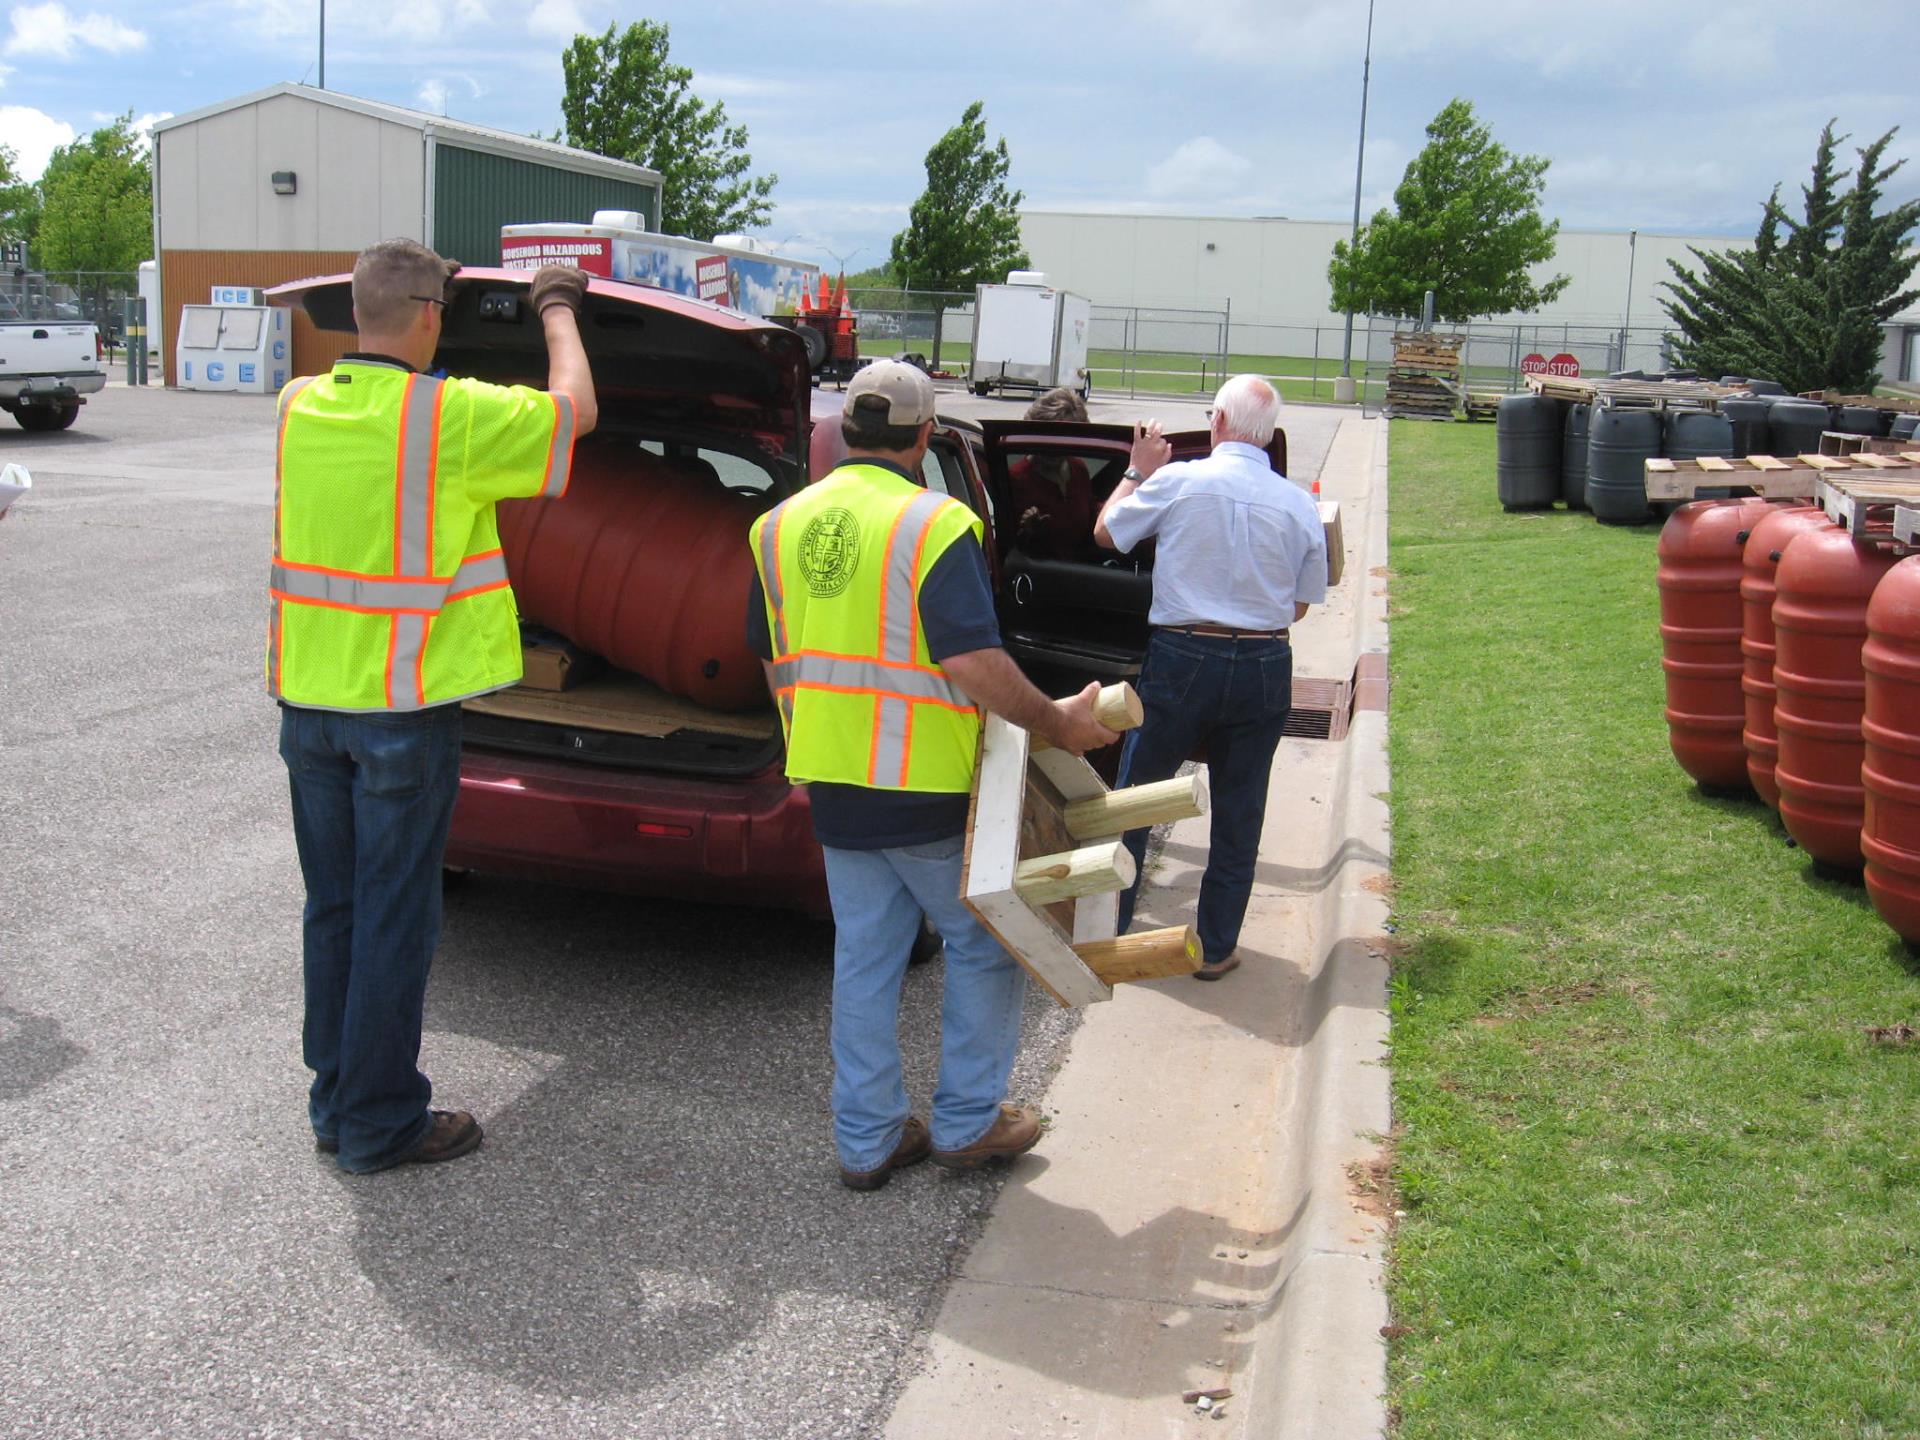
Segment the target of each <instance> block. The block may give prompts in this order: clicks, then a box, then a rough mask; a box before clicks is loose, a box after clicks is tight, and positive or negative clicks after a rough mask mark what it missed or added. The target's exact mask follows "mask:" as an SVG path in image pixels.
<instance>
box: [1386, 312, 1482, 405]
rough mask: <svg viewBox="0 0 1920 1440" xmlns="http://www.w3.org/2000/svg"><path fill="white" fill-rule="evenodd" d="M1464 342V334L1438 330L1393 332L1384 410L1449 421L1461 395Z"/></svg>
mask: <svg viewBox="0 0 1920 1440" xmlns="http://www.w3.org/2000/svg"><path fill="white" fill-rule="evenodd" d="M1465 342H1466V336H1464V335H1443V334H1441V333H1440V332H1439V331H1437V330H1403V331H1396V332H1395V334H1394V337H1393V368H1392V369H1391V370H1389V371H1387V403H1386V407H1385V413H1386V414H1388V415H1392V416H1411V417H1413V418H1415V419H1421V420H1451V419H1452V418H1453V412H1454V408H1455V407H1456V406H1457V405H1458V404H1459V403H1460V398H1461V394H1462V386H1461V384H1460V347H1461V346H1462V345H1463V344H1464V343H1465Z"/></svg>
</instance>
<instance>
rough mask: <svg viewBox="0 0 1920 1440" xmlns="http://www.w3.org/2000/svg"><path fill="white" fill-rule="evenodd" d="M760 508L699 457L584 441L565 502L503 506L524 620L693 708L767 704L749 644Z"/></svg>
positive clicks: (504, 535) (504, 537)
mask: <svg viewBox="0 0 1920 1440" xmlns="http://www.w3.org/2000/svg"><path fill="white" fill-rule="evenodd" d="M763 508H765V500H764V498H762V497H755V496H751V495H744V494H740V493H737V492H735V491H731V490H728V489H727V488H726V487H725V486H724V485H722V484H721V483H720V481H719V480H718V479H717V478H716V477H715V476H714V475H713V473H712V471H711V470H710V469H707V468H706V467H705V465H704V462H701V461H698V460H691V461H689V460H676V459H670V458H662V457H661V456H658V455H654V454H651V453H650V452H648V451H645V450H641V449H639V448H638V447H636V446H634V445H632V444H630V443H623V442H620V441H616V440H597V439H590V440H584V441H582V442H581V443H580V446H579V448H578V449H577V450H576V451H575V452H574V458H573V479H572V482H571V484H570V485H569V486H568V488H567V493H566V495H565V496H563V497H562V498H560V499H558V500H513V501H507V502H504V503H502V504H501V506H500V507H499V513H500V541H501V544H502V546H503V547H504V549H505V550H506V557H507V573H508V575H510V576H511V577H512V579H513V593H514V596H515V598H516V599H517V600H518V601H519V605H520V613H521V614H522V615H524V616H526V617H527V618H528V619H529V620H532V621H534V622H535V623H537V624H540V625H544V626H546V627H547V628H548V629H550V630H557V631H558V632H559V633H560V634H562V635H565V636H566V637H567V638H568V639H569V640H572V641H573V642H574V643H575V644H576V645H583V646H585V647H586V648H587V649H589V650H592V651H594V652H596V653H598V654H600V655H604V656H605V657H606V658H607V659H608V660H610V661H612V662H613V663H614V664H615V665H618V666H619V667H620V668H621V669H623V670H631V671H633V672H634V673H635V674H637V675H642V676H644V677H645V678H647V679H648V680H651V681H652V682H653V683H654V684H656V685H658V686H659V687H660V688H661V689H663V690H670V691H672V692H673V693H674V694H676V695H684V696H685V697H686V698H687V699H689V700H692V701H694V702H695V703H696V704H700V705H704V706H707V707H708V708H709V709H713V710H746V709H751V708H752V707H754V706H756V705H764V704H765V703H766V701H767V686H766V679H765V677H764V675H763V674H762V672H761V669H760V660H759V658H758V657H757V656H756V655H754V653H753V652H752V651H751V650H749V649H748V648H747V640H746V622H747V592H748V587H749V585H750V584H751V582H752V577H753V557H752V555H751V554H750V553H749V552H748V549H747V527H748V526H749V525H751V524H752V523H753V520H754V517H755V516H756V515H758V514H759V513H760V511H761V510H762V509H763Z"/></svg>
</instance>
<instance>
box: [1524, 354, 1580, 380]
mask: <svg viewBox="0 0 1920 1440" xmlns="http://www.w3.org/2000/svg"><path fill="white" fill-rule="evenodd" d="M1548 364H1549V361H1548V360H1547V357H1546V356H1544V355H1542V354H1540V353H1539V352H1538V351H1535V352H1534V353H1533V354H1531V355H1529V356H1527V358H1526V359H1524V360H1522V361H1521V362H1520V373H1521V374H1522V375H1546V374H1548V373H1550V372H1549V371H1548V369H1547V366H1548ZM1574 373H1575V374H1578V373H1579V367H1578V366H1576V367H1575V368H1574Z"/></svg>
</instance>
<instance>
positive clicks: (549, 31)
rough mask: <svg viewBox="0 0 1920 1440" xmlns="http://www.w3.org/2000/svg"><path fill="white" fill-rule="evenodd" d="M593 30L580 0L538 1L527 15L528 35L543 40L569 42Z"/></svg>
mask: <svg viewBox="0 0 1920 1440" xmlns="http://www.w3.org/2000/svg"><path fill="white" fill-rule="evenodd" d="M592 28H593V27H592V26H590V25H588V24H587V21H586V17H585V16H583V15H582V14H581V13H580V6H579V4H578V0H538V3H537V4H536V5H535V6H534V7H533V9H532V10H531V11H529V12H528V14H527V33H528V34H529V35H537V36H539V37H540V38H541V39H543V40H560V41H568V40H571V39H573V37H574V36H576V35H580V34H584V33H586V32H587V31H589V30H591V29H592Z"/></svg>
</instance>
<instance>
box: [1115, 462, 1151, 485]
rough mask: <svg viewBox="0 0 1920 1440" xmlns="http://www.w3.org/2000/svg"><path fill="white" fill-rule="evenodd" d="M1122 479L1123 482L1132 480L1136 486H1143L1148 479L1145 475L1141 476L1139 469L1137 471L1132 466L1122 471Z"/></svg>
mask: <svg viewBox="0 0 1920 1440" xmlns="http://www.w3.org/2000/svg"><path fill="white" fill-rule="evenodd" d="M1120 478H1121V479H1122V480H1131V481H1133V483H1134V484H1136V485H1139V484H1142V483H1144V482H1145V480H1146V478H1147V477H1146V476H1144V475H1142V474H1141V473H1140V472H1139V471H1138V470H1137V469H1135V468H1134V467H1133V466H1131V465H1129V466H1127V468H1126V469H1124V470H1122V471H1121V472H1120Z"/></svg>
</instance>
